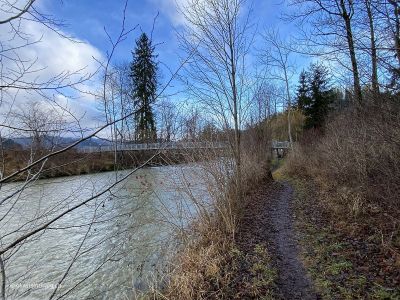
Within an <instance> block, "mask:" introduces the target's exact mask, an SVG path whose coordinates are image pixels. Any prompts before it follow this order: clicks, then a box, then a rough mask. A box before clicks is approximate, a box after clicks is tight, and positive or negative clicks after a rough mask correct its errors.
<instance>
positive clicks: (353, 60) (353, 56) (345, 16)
mask: <svg viewBox="0 0 400 300" xmlns="http://www.w3.org/2000/svg"><path fill="white" fill-rule="evenodd" d="M344 1H345V0H340V6H341V8H342V18H343V20H344V23H345V27H346V37H347V44H348V46H349V53H350V60H351V67H352V70H353V81H354V96H355V98H356V100H357V102H358V103H359V104H362V91H361V84H360V74H359V71H358V64H357V57H356V51H355V47H354V38H353V31H352V27H351V17H350V15H349V14H348V12H347V9H346V5H345V3H344ZM351 5H353V4H351Z"/></svg>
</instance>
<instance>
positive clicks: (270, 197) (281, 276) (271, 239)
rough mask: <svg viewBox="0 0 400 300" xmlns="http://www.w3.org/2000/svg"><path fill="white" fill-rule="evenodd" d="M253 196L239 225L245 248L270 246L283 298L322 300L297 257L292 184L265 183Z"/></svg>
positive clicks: (269, 250)
mask: <svg viewBox="0 0 400 300" xmlns="http://www.w3.org/2000/svg"><path fill="white" fill-rule="evenodd" d="M250 197H251V201H249V202H248V203H249V204H248V207H247V208H246V210H245V216H244V221H243V222H242V224H241V227H240V228H241V240H242V241H243V244H245V245H246V246H244V247H245V248H246V247H251V245H255V244H257V243H265V244H266V245H267V249H268V252H269V253H270V255H271V256H272V258H273V264H274V266H275V267H276V269H277V271H278V280H277V285H278V289H279V293H280V294H281V296H282V298H283V299H288V300H296V299H302V300H303V299H304V300H308V299H319V297H318V296H317V295H316V294H315V292H314V291H313V288H312V283H311V281H310V279H309V278H308V277H307V274H306V271H305V269H304V267H303V265H302V263H301V261H300V259H299V256H298V247H297V240H296V236H295V232H294V224H293V211H292V206H291V204H292V198H293V190H292V188H291V186H290V185H289V184H288V183H285V182H284V183H279V182H270V183H266V184H265V185H264V186H263V187H262V188H260V189H259V190H258V191H256V192H255V193H254V194H253V195H251V196H250Z"/></svg>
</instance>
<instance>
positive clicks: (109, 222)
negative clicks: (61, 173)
mask: <svg viewBox="0 0 400 300" xmlns="http://www.w3.org/2000/svg"><path fill="white" fill-rule="evenodd" d="M130 172H131V170H125V171H119V172H117V173H115V172H109V173H99V174H91V175H83V176H73V177H63V178H56V179H49V180H38V181H36V182H34V183H31V184H29V185H27V186H26V187H24V188H23V189H22V187H23V183H10V184H6V185H4V186H3V187H2V188H1V191H0V196H1V197H0V199H4V198H6V197H7V196H9V195H11V194H13V193H15V192H16V191H18V190H19V189H22V190H21V191H20V192H19V193H16V194H15V195H14V196H13V197H11V198H10V199H7V201H5V202H4V203H3V204H1V205H0V233H1V237H0V248H1V249H4V248H5V247H6V246H7V245H9V244H10V243H12V242H13V241H15V240H16V239H17V238H19V237H21V236H23V235H24V234H27V233H30V232H32V230H35V229H37V228H40V227H41V226H42V225H43V224H45V223H46V222H48V221H49V220H52V219H53V218H54V217H55V216H57V215H59V214H60V213H61V212H65V211H67V210H68V209H71V208H72V207H74V206H76V205H77V204H80V203H82V202H83V201H85V200H88V199H90V198H92V197H93V196H95V195H97V194H98V193H103V194H102V195H101V196H100V197H94V199H93V200H91V201H88V202H87V203H86V204H85V205H82V206H80V207H79V208H77V209H75V210H73V211H72V212H70V213H68V214H66V215H65V216H63V217H61V218H60V219H59V220H57V221H56V222H54V223H52V224H51V225H50V226H48V228H46V230H43V231H40V232H38V233H37V234H35V235H33V236H32V237H30V238H28V239H27V240H24V242H22V243H19V244H18V245H17V246H16V247H14V248H12V249H10V250H9V251H7V252H6V253H5V254H4V255H3V259H4V261H5V272H6V278H7V280H6V295H7V298H8V299H30V300H31V299H49V298H50V297H51V295H52V294H53V293H54V295H53V299H132V298H134V297H135V295H137V293H138V292H140V291H143V290H146V289H148V288H149V287H151V286H153V285H156V284H158V283H160V282H162V280H161V278H162V275H163V272H162V270H163V268H164V267H165V262H166V261H167V260H168V258H169V257H170V256H171V255H172V254H173V253H174V252H175V250H176V247H177V246H178V245H179V241H180V238H179V237H180V236H182V232H184V230H185V228H186V227H187V224H188V222H190V220H192V219H193V217H194V216H195V215H196V206H195V205H194V204H193V201H192V200H191V199H193V198H197V199H201V201H202V203H207V199H208V198H209V194H208V192H207V185H206V184H205V183H204V182H205V181H204V180H203V179H204V178H203V176H204V172H203V171H202V169H201V168H200V167H198V166H193V165H192V166H189V165H185V166H166V167H154V168H145V169H141V170H138V171H137V172H135V173H133V174H132V175H131V176H130V177H128V178H127V179H126V180H124V181H123V182H121V183H119V184H117V185H116V186H115V187H113V188H112V189H111V190H110V191H106V190H107V189H108V187H110V185H112V184H114V183H115V182H116V181H118V180H120V179H121V178H123V177H124V176H126V175H127V174H129V173H130ZM104 191H106V192H104ZM0 201H1V200H0ZM60 282H61V284H60V285H59V286H58V287H57V284H58V283H60Z"/></svg>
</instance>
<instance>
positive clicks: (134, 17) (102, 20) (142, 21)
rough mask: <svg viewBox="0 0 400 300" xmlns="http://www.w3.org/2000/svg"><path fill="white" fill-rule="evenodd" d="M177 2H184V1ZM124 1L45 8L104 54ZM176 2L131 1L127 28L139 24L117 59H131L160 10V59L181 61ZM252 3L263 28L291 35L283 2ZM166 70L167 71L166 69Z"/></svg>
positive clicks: (172, 63)
mask: <svg viewBox="0 0 400 300" xmlns="http://www.w3.org/2000/svg"><path fill="white" fill-rule="evenodd" d="M177 2H181V3H182V2H184V0H178V1H177ZM124 3H125V1H124V0H114V1H112V0H101V1H89V0H65V1H63V2H60V1H50V0H46V2H45V7H46V10H47V11H48V12H49V13H51V14H53V15H55V16H56V17H57V18H60V19H63V20H64V21H65V22H66V23H67V27H66V28H65V31H67V32H68V33H70V34H72V35H73V36H75V37H76V38H78V39H80V40H83V41H86V42H87V43H89V44H91V45H92V46H94V47H95V48H97V49H99V50H100V51H101V52H103V53H105V52H106V51H107V49H109V48H110V44H109V43H108V40H107V36H106V34H105V32H104V27H105V28H106V29H107V31H108V32H109V33H110V34H111V35H112V36H116V35H117V34H118V31H119V30H120V24H121V18H122V9H123V6H124ZM175 3H176V0H131V1H130V2H129V3H128V8H127V18H126V23H127V24H126V27H127V28H134V27H136V26H137V29H136V30H135V31H134V32H132V34H131V35H130V37H129V38H128V39H127V40H126V41H125V42H124V43H123V44H122V45H121V46H120V47H119V48H118V51H117V53H116V55H115V61H116V62H120V61H130V60H131V50H132V49H133V48H134V45H135V39H136V38H137V37H138V36H139V34H140V33H141V32H142V31H144V32H146V33H150V32H151V29H152V26H153V20H154V18H155V16H156V15H157V13H159V16H158V18H157V22H156V26H155V29H154V35H153V40H154V42H155V43H157V44H159V45H158V47H157V49H156V51H157V54H158V55H159V60H160V61H161V62H162V63H163V64H166V65H168V66H169V67H170V68H172V69H174V68H175V67H176V66H177V65H178V63H179V60H178V57H179V55H180V53H179V45H178V41H177V39H176V34H175V30H179V29H180V26H182V23H181V22H180V16H179V13H178V12H177V10H176V7H175ZM252 5H253V15H252V16H253V17H252V20H253V23H254V24H255V25H258V28H259V29H260V30H262V29H263V28H264V27H271V26H272V27H279V28H280V30H281V33H282V34H283V35H287V34H290V30H291V28H292V27H291V26H288V25H287V24H285V23H284V22H282V21H281V20H280V19H279V17H280V14H281V12H282V10H283V7H284V5H283V4H282V1H280V0H254V1H253V4H252ZM258 46H260V45H258ZM258 46H257V47H258ZM163 73H168V72H167V71H165V70H164V71H163ZM164 75H167V74H164Z"/></svg>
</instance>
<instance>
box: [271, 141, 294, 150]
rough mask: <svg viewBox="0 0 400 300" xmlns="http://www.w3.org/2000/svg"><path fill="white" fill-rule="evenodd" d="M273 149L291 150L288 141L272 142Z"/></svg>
mask: <svg viewBox="0 0 400 300" xmlns="http://www.w3.org/2000/svg"><path fill="white" fill-rule="evenodd" d="M272 148H273V149H289V148H290V142H288V141H272Z"/></svg>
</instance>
